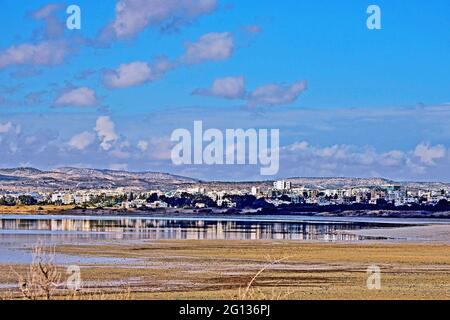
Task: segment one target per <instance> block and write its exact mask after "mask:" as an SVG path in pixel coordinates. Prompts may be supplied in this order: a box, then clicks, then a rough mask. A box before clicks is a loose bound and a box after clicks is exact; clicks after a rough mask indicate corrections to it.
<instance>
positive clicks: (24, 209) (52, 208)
mask: <svg viewBox="0 0 450 320" xmlns="http://www.w3.org/2000/svg"><path fill="white" fill-rule="evenodd" d="M74 208H75V206H73V205H64V206H56V205H45V206H39V205H33V206H25V205H18V206H0V214H23V215H27V214H29V215H31V214H51V213H57V212H62V211H65V210H71V209H74Z"/></svg>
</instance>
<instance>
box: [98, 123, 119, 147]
mask: <svg viewBox="0 0 450 320" xmlns="http://www.w3.org/2000/svg"><path fill="white" fill-rule="evenodd" d="M95 131H96V132H97V135H98V137H99V139H100V140H101V144H100V146H101V147H102V149H103V150H109V149H111V147H112V145H113V144H114V143H115V142H116V141H117V140H118V139H119V136H118V135H117V134H116V132H115V125H114V122H112V121H111V119H110V118H109V117H108V116H101V117H99V118H98V119H97V123H96V126H95Z"/></svg>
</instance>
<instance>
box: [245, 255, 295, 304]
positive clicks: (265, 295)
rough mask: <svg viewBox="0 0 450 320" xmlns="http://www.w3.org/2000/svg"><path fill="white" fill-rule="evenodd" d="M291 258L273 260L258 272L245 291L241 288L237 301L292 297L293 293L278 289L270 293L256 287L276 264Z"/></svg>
mask: <svg viewBox="0 0 450 320" xmlns="http://www.w3.org/2000/svg"><path fill="white" fill-rule="evenodd" d="M288 258H289V257H285V258H282V259H278V260H272V261H270V259H269V261H270V262H269V263H268V264H267V265H265V266H264V267H263V268H261V269H260V270H258V272H257V273H256V274H255V275H254V276H253V277H252V278H251V280H250V281H249V283H248V284H247V286H246V287H245V289H242V288H239V292H238V296H237V300H285V299H287V298H288V297H289V296H290V295H292V294H293V291H286V292H283V291H280V290H277V288H276V287H274V288H272V290H271V291H270V292H268V291H263V290H262V289H260V288H258V287H256V286H255V283H256V281H257V280H258V278H259V277H260V276H261V275H262V274H263V273H264V272H265V271H266V270H267V269H270V268H271V267H273V266H274V265H276V264H279V263H281V262H282V261H284V260H287V259H288Z"/></svg>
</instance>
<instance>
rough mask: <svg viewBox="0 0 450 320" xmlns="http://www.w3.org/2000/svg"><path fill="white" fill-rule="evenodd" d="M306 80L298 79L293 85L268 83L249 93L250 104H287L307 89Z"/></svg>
mask: <svg viewBox="0 0 450 320" xmlns="http://www.w3.org/2000/svg"><path fill="white" fill-rule="evenodd" d="M307 87H308V86H307V82H306V81H298V82H295V83H293V84H291V85H280V84H267V85H264V86H261V87H259V88H257V89H255V90H254V91H252V92H251V93H250V94H249V97H248V101H249V105H250V106H276V105H286V104H290V103H292V102H294V101H295V100H297V99H298V97H299V96H300V94H301V93H302V92H304V91H305V90H306V89H307Z"/></svg>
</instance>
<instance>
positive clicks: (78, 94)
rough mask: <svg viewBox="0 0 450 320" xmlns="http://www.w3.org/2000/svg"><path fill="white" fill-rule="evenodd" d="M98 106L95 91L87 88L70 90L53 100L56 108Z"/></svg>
mask: <svg viewBox="0 0 450 320" xmlns="http://www.w3.org/2000/svg"><path fill="white" fill-rule="evenodd" d="M97 104H98V100H97V95H96V93H95V91H94V90H93V89H91V88H88V87H80V88H76V89H71V90H69V91H67V92H65V93H63V94H61V95H60V96H59V97H58V98H56V100H55V106H58V107H94V106H96V105H97Z"/></svg>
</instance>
